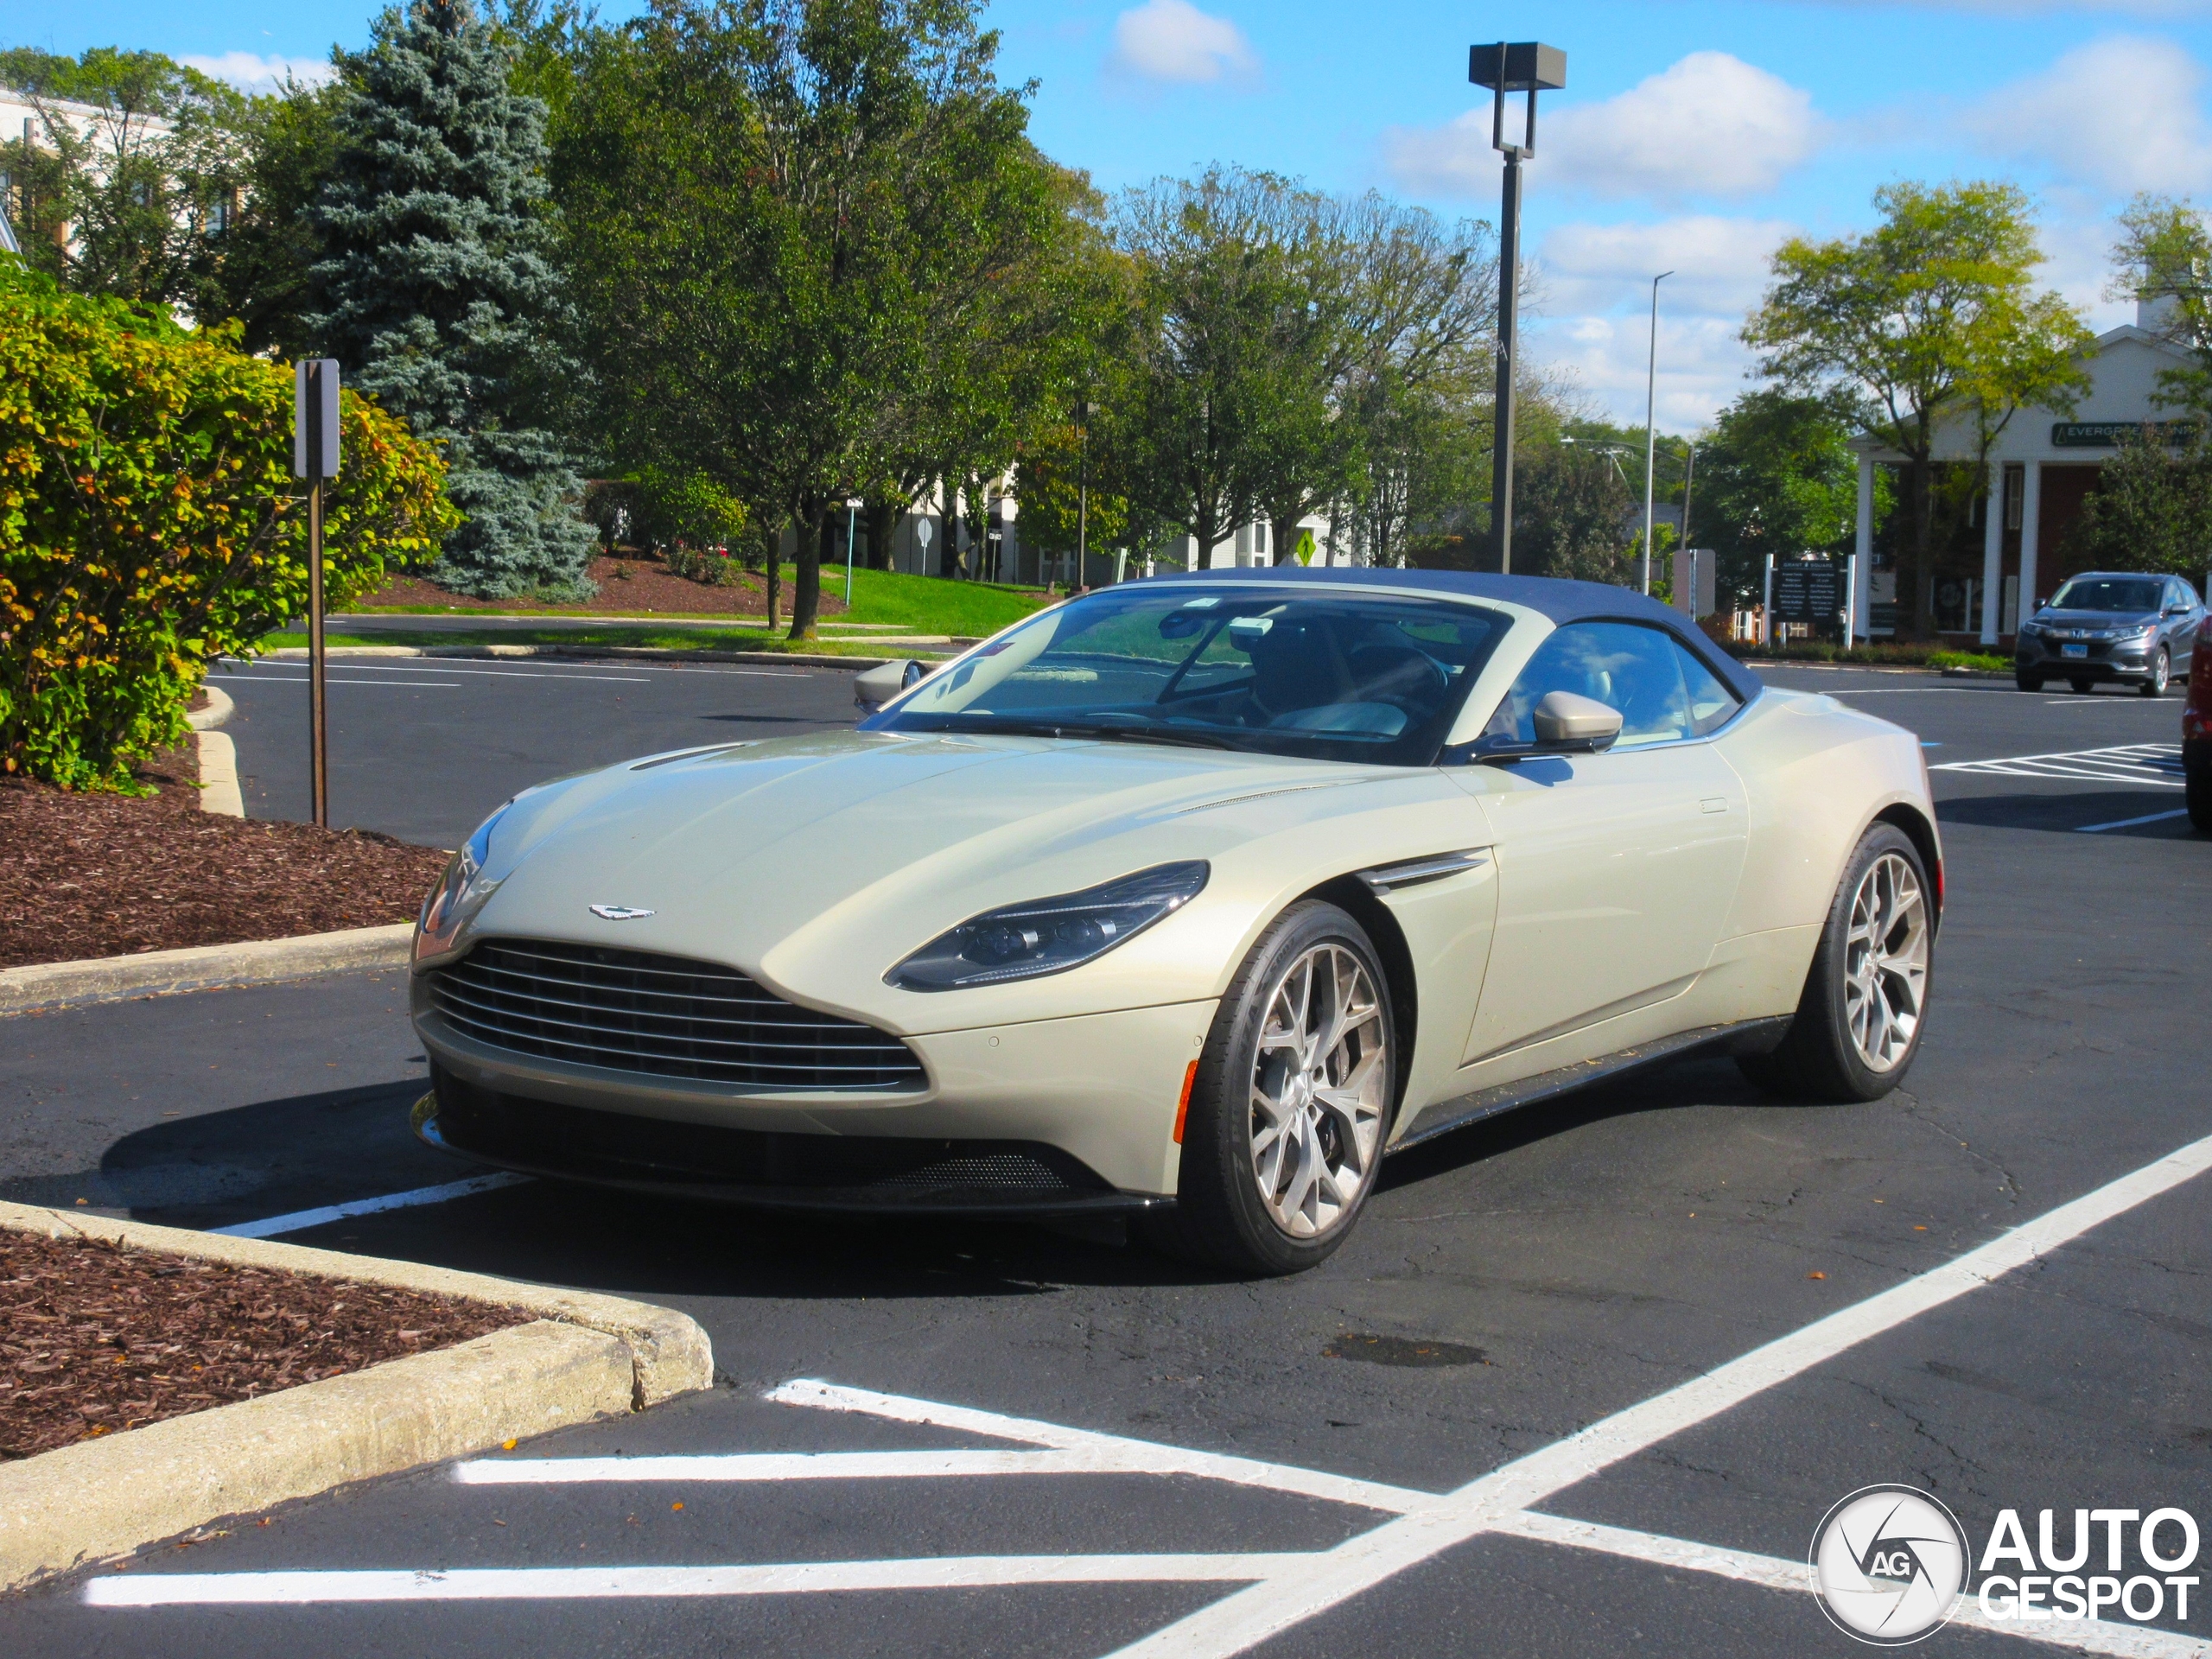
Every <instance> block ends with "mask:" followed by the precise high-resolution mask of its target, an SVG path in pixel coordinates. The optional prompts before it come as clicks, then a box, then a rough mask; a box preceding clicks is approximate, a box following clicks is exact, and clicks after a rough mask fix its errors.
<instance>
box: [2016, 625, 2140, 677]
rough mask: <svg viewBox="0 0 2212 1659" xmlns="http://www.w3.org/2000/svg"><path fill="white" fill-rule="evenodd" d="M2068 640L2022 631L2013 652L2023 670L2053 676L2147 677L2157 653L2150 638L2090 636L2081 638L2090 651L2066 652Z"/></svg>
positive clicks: (2020, 668) (2017, 665)
mask: <svg viewBox="0 0 2212 1659" xmlns="http://www.w3.org/2000/svg"><path fill="white" fill-rule="evenodd" d="M2066 643H2068V642H2066V641H2062V640H2051V641H2044V640H2041V639H2034V638H2032V637H2029V636H2026V635H2023V636H2022V637H2021V639H2020V640H2019V643H2018V646H2017V647H2016V648H2015V650H2014V652H2013V656H2012V660H2013V664H2014V666H2015V667H2017V668H2018V669H2019V670H2021V671H2024V672H2028V673H2035V674H2045V675H2048V676H2050V677H2051V678H2053V679H2065V678H2067V677H2069V676H2071V677H2074V678H2076V679H2097V680H2147V679H2149V678H2150V677H2151V672H2152V670H2151V664H2152V659H2153V658H2155V657H2156V656H2157V654H2158V642H2157V640H2156V639H2151V640H2147V641H2145V640H2120V641H2113V640H2110V639H2091V640H2085V641H2081V642H2078V643H2081V644H2082V645H2084V646H2085V647H2086V651H2087V654H2086V655H2084V656H2081V657H2068V656H2065V655H2063V647H2064V645H2065V644H2066Z"/></svg>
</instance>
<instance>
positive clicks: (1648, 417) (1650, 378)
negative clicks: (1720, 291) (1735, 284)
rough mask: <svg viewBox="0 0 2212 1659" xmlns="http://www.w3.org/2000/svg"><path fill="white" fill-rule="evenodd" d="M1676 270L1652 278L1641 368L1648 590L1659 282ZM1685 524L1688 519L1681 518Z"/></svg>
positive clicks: (1646, 579)
mask: <svg viewBox="0 0 2212 1659" xmlns="http://www.w3.org/2000/svg"><path fill="white" fill-rule="evenodd" d="M1674 274H1675V273H1674V272H1673V271H1671V270H1662V271H1661V272H1660V273H1659V274H1658V275H1657V276H1656V277H1653V278H1652V279H1651V356H1650V359H1649V361H1648V362H1647V363H1646V364H1645V365H1644V370H1643V591H1644V592H1645V593H1646V594H1649V593H1650V591H1651V463H1652V459H1653V456H1652V450H1653V448H1654V447H1655V445H1656V440H1657V436H1658V431H1659V429H1658V426H1657V424H1656V422H1657V419H1658V410H1659V284H1660V283H1663V282H1665V281H1666V280H1667V279H1668V278H1669V277H1671V276H1673V275H1674ZM1683 522H1684V524H1685V526H1687V524H1688V519H1687V518H1685V519H1684V521H1683Z"/></svg>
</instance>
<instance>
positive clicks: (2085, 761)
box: [1929, 743, 2185, 789]
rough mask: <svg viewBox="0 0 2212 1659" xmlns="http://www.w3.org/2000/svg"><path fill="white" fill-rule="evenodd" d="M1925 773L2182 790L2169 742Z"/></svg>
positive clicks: (2013, 757) (2003, 759) (1958, 764)
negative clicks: (2041, 779)
mask: <svg viewBox="0 0 2212 1659" xmlns="http://www.w3.org/2000/svg"><path fill="white" fill-rule="evenodd" d="M1929 771H1930V772H1977V773H1980V774H1981V775H1982V776H1984V777H2001V778H2049V779H2060V780H2063V781H2067V782H2075V783H2101V784H2136V785H2148V786H2149V787H2151V788H2153V789H2181V788H2183V787H2184V786H2185V785H2184V781H2183V777H2182V765H2181V749H2180V747H2179V746H2178V745H2177V744H2171V743H2122V744H2115V745H2113V747H2109V748H2102V749H2061V750H2057V751H2056V752H2054V753H2049V754H2008V755H1999V756H1995V757H1993V758H1992V759H1990V760H1947V761H1945V762H1944V763H1943V764H1942V765H1941V766H1930V767H1929Z"/></svg>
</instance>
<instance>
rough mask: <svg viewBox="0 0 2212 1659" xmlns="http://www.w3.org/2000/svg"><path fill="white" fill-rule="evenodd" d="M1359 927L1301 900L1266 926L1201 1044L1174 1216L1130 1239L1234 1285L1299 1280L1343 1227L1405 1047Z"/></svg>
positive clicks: (1366, 1190) (1383, 978)
mask: <svg viewBox="0 0 2212 1659" xmlns="http://www.w3.org/2000/svg"><path fill="white" fill-rule="evenodd" d="M1390 998H1391V985H1390V981H1389V976H1387V975H1386V974H1385V973H1384V972H1383V959H1382V957H1380V956H1379V955H1378V954H1377V952H1376V949H1375V942H1374V940H1373V939H1372V938H1370V936H1369V934H1368V931H1367V930H1366V928H1364V927H1363V926H1362V925H1360V923H1359V920H1358V918H1356V917H1354V916H1352V915H1351V913H1350V912H1346V911H1345V910H1344V909H1342V908H1340V907H1339V906H1336V905H1332V904H1329V903H1327V902H1326V901H1325V900H1323V899H1300V900H1299V902H1298V903H1296V904H1294V905H1293V906H1290V907H1289V908H1288V909H1287V910H1286V911H1284V912H1283V913H1282V914H1281V915H1280V916H1278V917H1276V918H1274V921H1272V922H1270V923H1268V925H1267V927H1266V928H1264V929H1263V930H1262V931H1261V934H1260V937H1259V938H1257V939H1256V940H1255V941H1254V942H1253V944H1252V948H1251V950H1249V952H1247V953H1246V955H1245V957H1244V960H1243V963H1242V964H1241V965H1240V966H1239V967H1238V968H1237V969H1236V976H1235V977H1234V978H1232V979H1231V980H1230V983H1229V988H1228V990H1227V992H1226V993H1224V995H1223V997H1222V999H1221V1003H1220V1006H1219V1007H1217V1008H1216V1009H1215V1011H1214V1016H1213V1023H1212V1026H1211V1029H1210V1030H1209V1031H1208V1032H1207V1033H1206V1039H1205V1046H1204V1049H1203V1052H1201V1053H1200V1055H1199V1056H1198V1071H1197V1074H1196V1075H1195V1077H1193V1078H1192V1084H1191V1092H1190V1096H1189V1106H1188V1110H1187V1116H1186V1117H1185V1119H1184V1121H1183V1124H1182V1133H1181V1134H1180V1135H1179V1136H1178V1137H1177V1138H1178V1139H1179V1141H1181V1142H1182V1146H1181V1148H1180V1151H1179V1156H1178V1160H1177V1170H1176V1183H1175V1205H1174V1208H1173V1209H1172V1210H1160V1211H1147V1212H1146V1213H1145V1214H1143V1215H1141V1216H1139V1217H1137V1218H1136V1220H1135V1223H1134V1225H1135V1229H1136V1231H1137V1234H1138V1236H1141V1237H1142V1238H1145V1239H1147V1240H1148V1241H1149V1242H1151V1243H1154V1244H1156V1245H1158V1246H1160V1248H1161V1249H1166V1250H1168V1251H1171V1252H1173V1254H1174V1255H1180V1256H1183V1257H1185V1258H1186V1259H1188V1260H1191V1261H1197V1262H1205V1263H1207V1264H1208V1265H1210V1266H1212V1267H1217V1268H1228V1269H1230V1271H1231V1272H1233V1273H1238V1274H1281V1273H1302V1272H1304V1271H1305V1270H1306V1268H1310V1267H1313V1266H1314V1265H1315V1264H1316V1263H1317V1262H1322V1261H1325V1260H1326V1259H1327V1258H1328V1256H1329V1255H1330V1254H1331V1252H1332V1251H1334V1250H1335V1249H1337V1247H1338V1245H1340V1244H1342V1243H1344V1239H1345V1237H1346V1236H1348V1235H1349V1234H1350V1233H1351V1230H1352V1229H1353V1228H1354V1227H1355V1226H1356V1225H1357V1224H1358V1221H1359V1212H1360V1210H1361V1209H1362V1207H1363V1205H1365V1204H1366V1202H1367V1200H1368V1198H1369V1197H1370V1195H1371V1194H1372V1193H1373V1192H1374V1191H1375V1166H1376V1164H1377V1163H1379V1162H1380V1161H1381V1160H1382V1157H1383V1147H1384V1145H1385V1144H1386V1143H1387V1142H1388V1141H1389V1138H1390V1119H1391V1114H1392V1113H1393V1112H1394V1111H1395V1109H1396V1108H1397V1101H1398V1096H1397V1089H1398V1056H1399V1052H1400V1050H1401V1049H1402V1047H1403V1046H1404V1044H1405V1042H1406V1040H1407V1038H1406V1034H1405V1033H1402V1031H1401V1030H1400V1028H1399V1027H1398V1025H1397V1023H1396V1020H1395V1015H1394V1014H1393V1012H1392V1005H1391V1001H1390Z"/></svg>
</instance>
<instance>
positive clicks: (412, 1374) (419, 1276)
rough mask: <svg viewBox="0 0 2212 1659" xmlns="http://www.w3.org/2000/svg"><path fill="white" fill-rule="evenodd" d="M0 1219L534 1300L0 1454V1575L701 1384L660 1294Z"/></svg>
mask: <svg viewBox="0 0 2212 1659" xmlns="http://www.w3.org/2000/svg"><path fill="white" fill-rule="evenodd" d="M0 1228H4V1229H8V1230H15V1231H22V1232H33V1233H40V1234H42V1235H44V1236H47V1237H49V1238H71V1237H83V1238H99V1239H107V1240H112V1241H116V1242H118V1243H125V1244H128V1245H130V1246H131V1247H133V1248H135V1249H146V1250H156V1251H160V1252H162V1253H165V1254H168V1255H183V1256H187V1257H190V1258H193V1259H194V1260H199V1261H207V1262H230V1263H234V1264H238V1265H245V1266H251V1267H260V1268H275V1269H277V1270H279V1271H283V1272H291V1273H302V1274H313V1275H315V1276H316V1277H321V1278H328V1279H336V1280H340V1281H346V1282H350V1283H354V1284H374V1285H384V1286H390V1287H397V1288H400V1289H406V1290H415V1291H425V1292H429V1293H431V1294H442V1295H448V1296H460V1297H465V1298H467V1299H468V1300H474V1301H480V1302H488V1303H491V1304H493V1305H495V1306H504V1307H514V1308H520V1309H523V1310H524V1311H526V1312H531V1313H537V1314H538V1315H539V1316H540V1317H539V1318H537V1319H534V1320H532V1321H531V1322H530V1323H528V1324H526V1325H516V1326H513V1327H512V1328H510V1329H508V1330H505V1331H499V1332H493V1334H491V1335H490V1336H487V1337H479V1338H476V1339H475V1340H474V1341H473V1342H466V1343H462V1344H459V1345H458V1346H455V1347H453V1348H448V1349H443V1350H441V1351H438V1352H436V1353H430V1354H415V1355H410V1356H408V1357H405V1358H403V1359H396V1360H391V1361H387V1362H386V1363H384V1364H381V1365H373V1366H371V1367H370V1368H369V1369H368V1370H363V1371H355V1372H353V1373H351V1374H349V1375H347V1376H336V1377H329V1378H326V1379H325V1380H324V1381H322V1382H320V1383H308V1384H305V1385H304V1386H302V1387H300V1388H296V1389H285V1390H284V1391H283V1392H282V1393H280V1394H275V1395H269V1396H267V1397H266V1398H264V1399H259V1400H248V1401H241V1402H238V1403H236V1404H233V1405H228V1406H218V1407H215V1408H213V1409H210V1410H207V1411H201V1412H194V1413H192V1414H188V1415H187V1416H183V1417H173V1418H170V1419H168V1420H167V1421H163V1422H159V1423H151V1424H149V1425H148V1426H147V1427H143V1428H134V1429H130V1430H127V1431H125V1432H124V1433H120V1434H115V1435H111V1436H108V1437H106V1438H104V1439H101V1440H91V1441H86V1442H83V1443H81V1444H79V1445H76V1446H65V1447H62V1448H61V1449H60V1450H59V1451H55V1452H44V1453H42V1454H41V1455H40V1456H37V1457H35V1458H27V1459H24V1460H23V1461H22V1462H21V1463H14V1464H9V1465H0V1591H4V1590H14V1589H19V1588H21V1587H22V1586H24V1585H27V1584H29V1583H31V1582H33V1581H35V1580H38V1579H41V1578H46V1577H49V1576H51V1575H52V1574H54V1573H64V1572H67V1571H69V1570H71V1569H72V1568H73V1567H81V1566H84V1565H86V1563H88V1562H92V1561H97V1560H105V1559H108V1558H111V1557H113V1556H117V1555H122V1554H129V1553H130V1552H131V1551H132V1550H135V1549H138V1548H142V1547H143V1546H144V1545H146V1544H149V1543H153V1542H155V1541H158V1540H160V1539H162V1538H168V1537H173V1536H175V1535H177V1534H179V1533H182V1532H188V1531H190V1530H192V1529H194V1528H198V1527H204V1526H206V1525H207V1524H209V1523H210V1522H213V1521H217V1520H219V1519H221V1518H222V1517H223V1516H231V1515H241V1514H245V1513H249V1512H251V1511H252V1510H261V1509H267V1508H269V1507H270V1505H272V1504H276V1503H283V1502H285V1501H287V1500H289V1499H292V1498H298V1497H312V1496H313V1495H314V1494H315V1493H317V1492H322V1491H329V1490H330V1489H331V1488H332V1487H334V1486H339V1485H343V1484H346V1483H347V1482H349V1481H356V1480H367V1479H371V1478H375V1477H377V1476H380V1475H389V1474H396V1473H398V1472H399V1471H403V1470H406V1469H413V1468H419V1467H421V1466H423V1465H425V1464H431V1463H437V1462H442V1461H444V1460H446V1459H451V1458H456V1457H463V1456H467V1454H469V1453H471V1452H482V1451H486V1450H488V1449H489V1448H490V1447H492V1446H498V1445H499V1444H501V1443H502V1442H504V1441H506V1440H517V1439H520V1438H521V1437H523V1436H524V1435H530V1434H542V1433H546V1432H548V1431H549V1430H551V1429H555V1428H563V1427H568V1426H569V1425H570V1424H574V1423H581V1422H588V1421H592V1420H593V1419H594V1418H599V1417H607V1416H613V1415H619V1414H622V1413H625V1412H629V1411H633V1410H640V1409H643V1408H645V1407H646V1406H650V1405H655V1404H658V1402H661V1401H664V1400H667V1399H670V1398H671V1397H673V1396H674V1395H678V1394H683V1393H689V1392H690V1391H692V1390H694V1389H703V1388H706V1387H708V1386H709V1385H710V1384H711V1383H712V1382H713V1380H714V1356H713V1352H712V1350H711V1349H710V1347H709V1344H708V1341H707V1336H706V1333H705V1332H703V1331H702V1330H700V1328H699V1327H698V1325H696V1323H694V1322H693V1321H692V1320H691V1319H689V1318H687V1317H686V1316H684V1315H683V1314H682V1313H677V1312H675V1311H674V1310H673V1309H670V1308H662V1307H654V1306H651V1305H649V1304H647V1303H644V1302H633V1301H628V1300H624V1299H622V1298H620V1297H614V1296H599V1295H594V1294H590V1293H588V1292H583V1291H566V1290H559V1289H555V1288H552V1287H544V1286H537V1285H526V1284H522V1283H518V1282H517V1281H512V1280H505V1279H495V1278H492V1277H489V1276H487V1275H485V1274H473V1273H455V1272H452V1271H449V1270H448V1269H446V1268H429V1267H423V1266H419V1265H417V1264H416V1263H414V1262H390V1261H385V1260H382V1259H380V1258H378V1257H373V1256H354V1255H342V1254H340V1253H339V1252H337V1251H334V1250H316V1249H307V1248H304V1247H302V1246H300V1245H296V1244H279V1243H272V1242H270V1241H268V1240H264V1239H245V1238H229V1237H224V1236H219V1235H214V1234H208V1233H194V1232H187V1231H184V1230H181V1229H178V1228H173V1227H155V1226H150V1225H148V1224H145V1223H143V1222H130V1221H115V1220H111V1219H109V1218H107V1217H95V1216H83V1217H79V1216H74V1215H72V1214H70V1213H68V1212H67V1211H56V1210H45V1209H39V1208H36V1207H34V1206H31V1205H14V1204H0Z"/></svg>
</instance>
